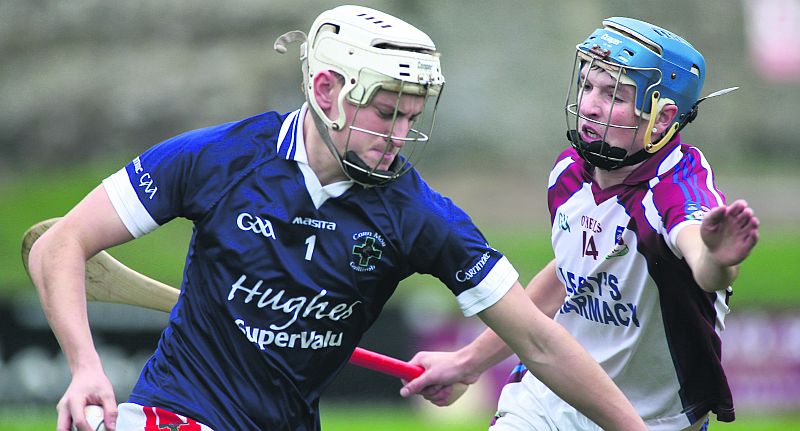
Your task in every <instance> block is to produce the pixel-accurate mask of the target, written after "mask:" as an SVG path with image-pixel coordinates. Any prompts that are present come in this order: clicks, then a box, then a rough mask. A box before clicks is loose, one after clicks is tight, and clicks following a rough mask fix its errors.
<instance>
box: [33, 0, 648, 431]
mask: <svg viewBox="0 0 800 431" xmlns="http://www.w3.org/2000/svg"><path fill="white" fill-rule="evenodd" d="M292 42H300V51H301V55H300V59H301V65H302V71H303V81H304V83H303V89H304V92H305V94H306V101H307V103H305V104H303V106H301V107H299V108H298V109H297V110H296V111H293V112H290V113H285V114H282V113H277V112H266V113H263V114H259V115H256V116H253V117H251V118H247V119H244V120H239V121H233V122H230V123H226V124H221V125H217V126H211V127H207V128H204V129H199V130H194V131H190V132H187V133H184V134H181V135H179V136H176V137H174V138H171V139H168V140H166V141H164V142H162V143H160V144H159V145H156V146H154V147H152V148H150V149H148V150H147V151H145V152H144V153H142V154H141V155H140V156H138V157H136V158H135V159H134V160H133V161H131V162H130V163H129V164H127V165H126V166H125V167H124V168H122V169H120V170H119V171H118V172H117V173H115V174H113V175H111V176H110V177H108V178H107V179H106V180H104V181H103V183H102V184H101V185H100V186H98V187H97V188H96V189H95V190H93V191H92V192H90V193H89V194H88V195H87V196H86V198H85V199H84V200H83V201H81V202H80V203H79V204H78V205H77V206H75V207H74V208H73V209H72V210H71V211H70V212H69V213H68V214H67V215H66V216H65V217H64V218H63V219H61V220H60V221H59V222H58V223H56V224H55V225H54V226H53V227H52V228H51V229H50V230H49V231H48V232H47V233H46V234H44V235H43V236H42V237H41V238H40V239H39V240H38V241H37V242H36V244H35V245H34V247H33V249H32V250H31V253H30V262H29V264H30V269H31V273H32V277H33V280H34V282H35V284H36V286H37V289H38V292H39V294H40V297H41V301H42V304H43V307H44V310H45V312H46V314H47V317H48V320H49V323H50V325H51V327H52V329H53V331H54V333H55V334H56V336H57V338H58V341H59V343H60V345H61V348H62V350H63V351H64V353H65V356H66V358H67V361H68V363H69V367H70V370H71V372H72V380H71V383H70V385H69V387H68V388H67V390H66V392H65V394H64V396H63V397H62V398H61V400H60V402H59V403H58V407H57V410H58V425H57V429H59V430H64V431H66V430H67V429H69V427H70V426H71V425H76V426H77V427H78V428H79V429H82V430H86V429H88V427H87V423H86V421H85V418H84V413H83V411H84V407H85V406H86V405H87V404H96V405H101V406H102V407H103V409H104V411H105V423H106V427H107V428H108V429H115V428H116V429H119V430H124V431H130V430H140V431H149V430H155V429H162V428H166V427H170V428H171V429H181V430H184V431H187V430H208V429H217V430H230V429H236V430H267V429H268V430H273V431H274V430H287V431H288V430H292V431H298V430H318V429H319V428H320V421H319V413H318V406H319V397H320V396H321V394H322V392H324V390H325V388H326V387H327V386H328V385H329V384H330V382H331V381H332V380H333V378H334V377H335V376H336V374H337V373H338V372H339V371H340V370H341V369H342V368H343V367H344V366H345V365H346V363H347V359H348V358H349V356H350V354H351V353H352V351H353V349H354V348H355V347H356V346H357V345H358V342H359V341H360V339H361V336H362V335H363V333H364V332H365V331H366V330H367V329H368V328H369V326H370V325H371V324H372V322H374V321H375V319H376V318H377V316H378V314H379V313H380V310H381V309H382V307H383V305H384V304H385V303H386V300H387V299H388V298H389V297H390V296H391V294H392V293H393V292H394V289H395V287H396V286H397V284H398V283H399V281H400V280H402V279H404V278H406V277H408V276H409V275H411V274H412V273H415V272H422V273H429V274H432V275H434V276H436V277H437V278H439V279H440V280H441V281H442V282H443V284H445V285H446V286H447V287H448V288H449V289H450V290H451V291H452V292H453V294H454V295H455V296H456V300H457V302H458V303H459V305H460V307H461V309H462V311H463V313H464V314H465V315H468V316H469V315H476V314H477V315H478V316H480V318H481V319H482V320H483V321H485V322H486V323H487V324H488V325H489V326H490V327H492V328H493V329H494V330H495V331H496V332H497V333H498V334H500V336H502V337H503V339H504V340H506V341H507V342H508V344H509V345H511V346H513V349H514V351H516V352H517V353H518V354H519V356H520V357H521V358H522V361H523V362H524V363H525V364H526V365H527V366H528V367H529V368H530V369H531V370H532V373H534V374H536V375H537V377H538V378H540V379H541V380H542V381H543V382H545V383H546V384H547V385H549V386H551V387H552V388H553V389H554V390H555V391H556V392H557V393H558V394H559V395H560V396H562V397H563V398H564V399H566V400H568V401H569V402H570V403H572V404H573V405H575V406H576V408H578V409H579V410H580V411H582V412H583V413H585V414H586V415H587V416H588V417H590V418H592V420H594V421H596V422H597V423H600V424H602V425H603V426H604V427H605V428H607V429H619V430H623V429H625V430H642V429H645V427H644V422H643V421H641V419H640V418H639V416H638V415H637V414H636V411H635V410H634V408H633V406H632V405H631V404H630V402H629V401H628V400H627V399H626V398H625V396H624V395H623V394H622V392H621V391H620V390H619V388H617V387H616V385H615V384H614V383H613V382H612V381H611V379H610V378H609V377H608V375H607V374H606V373H604V372H603V370H602V369H601V368H600V367H599V365H598V364H597V362H596V361H594V360H593V359H592V358H591V356H589V354H588V353H587V352H586V351H585V349H583V348H582V347H581V346H580V345H579V344H578V343H577V342H576V340H575V339H574V338H573V337H571V336H570V335H569V334H568V333H567V332H566V331H565V330H564V329H563V328H561V327H560V326H558V325H557V324H555V323H554V322H553V321H552V320H551V319H549V318H547V317H546V316H545V315H544V314H542V312H541V311H539V309H538V308H536V306H535V305H534V304H533V303H532V302H531V301H529V300H527V298H526V296H525V292H524V290H523V288H522V286H521V285H520V283H519V281H518V280H517V278H518V274H517V272H516V271H515V270H514V268H513V267H512V266H511V264H510V263H509V262H508V260H507V259H506V258H505V257H503V255H502V254H501V253H500V252H498V251H497V250H495V249H493V248H491V247H490V246H489V245H488V244H487V243H486V240H485V238H484V237H483V235H482V234H481V233H480V231H478V229H477V228H476V227H475V226H474V225H473V224H472V222H471V221H470V219H469V217H467V215H466V214H464V212H463V211H461V210H460V209H458V207H456V206H455V205H454V204H453V203H452V202H451V201H450V200H449V199H447V198H446V197H443V196H441V195H440V194H438V193H436V192H435V191H433V190H432V189H431V188H429V187H428V185H427V184H426V183H425V182H424V181H423V180H422V179H421V178H420V176H419V174H418V173H417V172H416V170H414V169H413V165H414V163H415V161H416V158H417V157H418V156H419V155H420V154H421V153H422V149H421V147H422V146H423V145H424V144H425V142H426V141H427V140H428V137H429V134H430V131H431V128H432V125H433V117H432V114H433V111H435V108H436V104H437V101H438V98H439V96H440V94H441V91H442V86H443V85H444V77H443V75H442V73H441V69H440V62H439V54H438V53H437V52H436V47H435V46H434V44H433V42H432V41H431V40H430V38H429V37H428V36H427V35H426V34H425V33H423V32H421V31H420V30H418V29H416V28H415V27H413V26H411V25H409V24H407V23H405V22H403V21H401V20H399V19H397V18H395V17H393V16H390V15H387V14H384V13H382V12H379V11H375V10H372V9H368V8H364V7H357V6H341V7H338V8H335V9H332V10H329V11H325V12H323V13H322V14H321V15H320V16H319V17H317V19H316V20H315V22H314V23H313V24H312V26H311V29H310V31H309V33H308V35H306V34H304V33H302V32H299V31H296V32H289V33H287V34H285V35H284V36H282V37H281V38H279V39H278V41H277V42H276V45H275V48H276V50H278V51H279V52H286V51H287V46H288V45H289V44H291V43H292ZM426 108H428V109H426ZM423 127H426V128H425V129H423ZM176 217H184V218H187V219H189V220H191V221H192V222H193V224H194V230H193V235H192V241H191V243H190V248H189V251H188V254H187V258H186V267H185V269H184V280H183V283H182V285H181V295H180V298H179V300H178V303H177V304H176V305H175V307H174V308H173V310H172V312H171V314H170V321H169V325H168V327H167V328H166V330H165V331H164V333H163V334H162V337H161V339H160V341H159V345H158V348H157V349H156V351H155V353H154V355H153V356H152V358H151V359H150V360H149V361H148V362H147V364H146V365H145V367H144V370H143V371H142V373H141V376H140V378H139V381H138V382H137V383H136V386H135V387H134V389H133V391H132V393H131V395H130V397H129V398H128V400H127V402H124V403H122V404H120V406H119V408H118V407H117V402H116V399H115V395H114V392H113V389H112V386H111V383H110V382H109V379H108V378H107V376H106V375H105V373H104V371H103V367H102V364H101V360H100V358H99V356H98V354H97V352H96V350H95V348H94V346H93V342H92V337H91V334H90V329H89V324H88V322H87V320H88V319H87V315H86V297H85V293H84V286H83V278H84V264H85V260H86V259H87V258H88V257H89V256H92V255H93V254H95V253H97V252H98V251H99V250H103V249H105V248H108V247H111V246H114V245H116V244H120V243H123V242H126V241H129V240H131V239H133V238H137V237H140V236H142V235H144V234H146V233H148V232H150V231H152V230H154V229H156V228H158V227H159V226H161V225H163V224H164V223H167V222H168V221H169V220H171V219H174V218H176ZM565 370H568V371H565ZM406 395H407V394H406Z"/></svg>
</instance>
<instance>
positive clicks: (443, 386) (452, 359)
mask: <svg viewBox="0 0 800 431" xmlns="http://www.w3.org/2000/svg"><path fill="white" fill-rule="evenodd" d="M457 359H458V358H457V355H456V353H455V352H419V353H417V354H416V355H414V357H413V358H411V361H409V362H410V363H411V364H414V365H419V366H422V367H423V368H425V372H424V373H422V374H421V375H420V376H419V377H417V378H416V379H414V380H412V381H410V382H407V381H403V384H404V385H405V386H403V388H402V389H400V395H401V396H403V397H409V396H411V395H415V394H417V395H422V396H423V397H424V398H425V399H426V400H428V401H430V402H431V403H433V404H435V405H437V406H440V407H443V406H448V405H450V404H452V403H453V402H455V401H456V400H457V399H458V398H460V397H461V395H463V394H464V392H466V390H467V387H468V385H470V384H472V383H475V382H476V381H477V380H478V377H479V375H477V374H468V373H466V372H465V371H463V370H461V369H460V368H459V366H458V365H457Z"/></svg>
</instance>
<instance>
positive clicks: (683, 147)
mask: <svg viewBox="0 0 800 431" xmlns="http://www.w3.org/2000/svg"><path fill="white" fill-rule="evenodd" d="M709 174H711V164H710V163H709V161H708V159H706V157H705V155H704V154H703V152H702V151H700V149H699V148H697V147H695V146H692V145H689V144H685V143H681V144H679V145H676V146H675V147H673V148H671V149H669V151H668V152H666V154H665V155H664V156H663V157H661V158H660V159H659V163H658V165H657V167H656V171H655V172H654V174H653V176H654V177H658V180H659V182H660V183H665V184H669V183H673V182H682V181H685V180H687V179H688V178H691V177H696V176H697V175H704V176H707V175H709Z"/></svg>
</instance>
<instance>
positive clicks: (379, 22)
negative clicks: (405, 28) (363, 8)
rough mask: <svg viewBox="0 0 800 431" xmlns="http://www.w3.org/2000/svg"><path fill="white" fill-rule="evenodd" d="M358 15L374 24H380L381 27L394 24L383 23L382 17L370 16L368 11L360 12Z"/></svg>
mask: <svg viewBox="0 0 800 431" xmlns="http://www.w3.org/2000/svg"><path fill="white" fill-rule="evenodd" d="M356 16H360V17H362V18H364V20H365V21H369V22H371V23H372V24H377V25H378V26H380V28H389V27H391V26H392V25H391V24H383V20H380V19H379V20H375V17H374V16H370V15H369V14H367V13H360V14H358V15H356ZM381 24H383V25H381Z"/></svg>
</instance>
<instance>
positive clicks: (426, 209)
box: [373, 169, 463, 220]
mask: <svg viewBox="0 0 800 431" xmlns="http://www.w3.org/2000/svg"><path fill="white" fill-rule="evenodd" d="M373 190H375V191H376V193H378V194H379V195H380V199H381V200H382V201H383V202H384V203H385V204H386V205H387V210H390V211H398V212H399V211H402V212H403V213H404V214H406V215H407V216H408V217H412V218H414V219H417V220H419V219H424V218H435V219H443V220H451V219H453V218H454V217H456V215H458V214H462V213H463V211H462V210H461V209H460V208H459V207H458V206H457V205H456V204H455V203H454V202H453V200H452V199H450V198H449V197H447V196H445V195H443V194H442V193H440V192H438V191H437V190H435V189H434V188H433V187H431V186H430V185H429V184H428V182H427V181H425V180H424V179H423V178H422V176H421V175H420V174H419V172H418V171H417V170H416V169H411V170H410V171H409V172H407V173H406V174H404V175H402V176H401V177H400V178H398V179H397V180H395V181H393V182H391V183H389V184H388V185H387V186H385V187H375V188H373Z"/></svg>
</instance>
